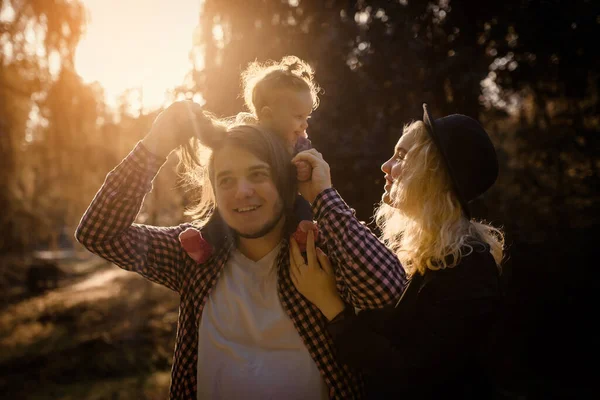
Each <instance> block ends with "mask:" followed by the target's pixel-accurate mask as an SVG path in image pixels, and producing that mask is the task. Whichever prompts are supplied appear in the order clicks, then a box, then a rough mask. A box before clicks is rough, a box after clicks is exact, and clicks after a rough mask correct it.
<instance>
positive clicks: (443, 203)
mask: <svg viewBox="0 0 600 400" xmlns="http://www.w3.org/2000/svg"><path fill="white" fill-rule="evenodd" d="M423 108H424V117H423V121H416V122H413V123H411V124H410V125H408V126H406V127H405V128H404V133H403V135H402V137H401V138H400V140H399V141H398V143H397V145H396V146H395V148H394V150H393V151H394V155H393V156H392V157H391V158H390V159H389V160H388V161H386V162H385V163H384V164H383V166H382V168H381V169H382V171H383V172H384V174H385V182H386V183H385V188H384V190H385V192H384V194H383V198H382V204H381V206H380V207H379V209H378V210H377V211H376V221H377V223H378V225H379V226H380V228H381V230H382V232H383V233H382V240H383V241H384V242H385V243H386V244H387V246H388V247H389V248H390V249H392V250H393V251H394V252H395V254H396V255H397V257H398V259H399V260H400V261H401V263H402V265H403V266H404V268H405V270H406V272H407V273H408V274H409V275H410V276H411V277H412V278H411V280H410V283H409V284H408V287H407V289H406V290H405V291H404V294H403V296H402V298H401V299H399V301H398V302H397V304H396V305H395V306H394V307H387V308H382V309H377V310H368V311H362V312H359V313H358V315H355V313H354V310H353V308H352V307H349V306H347V305H346V304H344V302H343V301H342V300H341V297H340V295H339V294H338V292H337V290H336V285H335V280H334V273H333V270H332V266H331V264H330V262H329V260H328V258H327V256H326V255H325V254H324V253H323V252H322V251H321V250H320V249H318V248H315V246H314V240H313V238H312V235H310V234H309V240H308V248H307V255H306V257H307V260H305V259H304V258H303V256H302V254H301V253H300V251H299V250H298V247H297V246H296V243H294V242H293V240H292V243H291V246H292V247H291V251H290V260H291V261H290V262H291V267H292V268H291V272H292V278H293V282H294V285H295V286H296V288H297V289H298V291H299V292H300V293H302V294H303V295H304V296H305V297H306V298H307V299H308V300H309V301H311V302H312V303H313V304H315V305H316V306H317V307H318V308H319V309H320V310H321V311H322V312H323V314H324V318H326V319H327V320H328V325H327V326H328V330H329V333H330V334H331V335H332V337H333V339H334V343H335V345H336V347H337V352H338V354H339V357H340V358H341V359H342V360H344V361H345V362H347V363H348V364H349V365H351V366H354V367H358V368H361V369H362V370H363V371H364V372H365V373H366V375H365V376H366V389H367V397H369V398H377V399H379V398H402V399H415V398H419V399H421V398H446V397H449V398H460V399H466V398H473V399H485V398H490V397H491V396H492V392H491V386H490V385H489V384H488V382H486V379H485V376H484V374H483V373H482V368H481V365H480V364H479V361H480V360H479V355H480V350H481V346H482V345H483V338H485V336H486V334H487V332H488V331H489V330H491V329H492V322H493V319H494V315H495V310H496V307H497V305H498V300H499V296H500V290H499V273H500V264H501V260H502V258H503V247H504V239H503V234H502V232H501V231H500V230H499V229H496V228H494V227H492V226H491V225H488V224H485V223H482V222H477V221H475V220H473V219H471V216H470V211H469V202H470V201H471V200H473V199H474V198H476V197H478V196H479V195H481V194H483V193H484V192H485V191H486V190H488V189H489V188H490V187H491V186H492V185H493V183H494V182H495V180H496V178H497V175H498V163H497V158H496V153H495V150H494V147H493V145H492V143H491V141H490V139H489V137H488V135H487V133H486V132H485V130H484V129H483V128H482V127H481V125H480V124H479V123H478V122H476V121H475V120H473V119H471V118H469V117H467V116H464V115H457V114H455V115H450V116H447V117H444V118H440V119H436V120H434V119H433V118H431V116H430V114H429V112H428V110H427V105H424V107H423ZM298 160H303V161H308V162H310V163H311V165H312V167H313V174H315V173H319V171H321V173H322V172H323V171H328V166H327V163H326V162H325V161H323V159H322V157H320V155H319V154H318V153H316V152H314V151H310V152H303V153H300V154H299V155H297V156H296V158H295V160H294V161H298ZM303 186H304V187H303V188H302V190H303V194H305V193H306V194H308V195H309V196H314V193H311V191H312V190H313V189H312V188H311V187H310V183H307V184H304V185H303ZM309 201H310V200H309Z"/></svg>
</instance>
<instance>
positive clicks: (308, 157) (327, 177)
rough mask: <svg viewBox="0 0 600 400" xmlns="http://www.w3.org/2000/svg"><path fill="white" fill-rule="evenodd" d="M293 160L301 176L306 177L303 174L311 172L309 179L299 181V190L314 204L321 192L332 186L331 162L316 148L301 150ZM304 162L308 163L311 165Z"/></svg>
mask: <svg viewBox="0 0 600 400" xmlns="http://www.w3.org/2000/svg"><path fill="white" fill-rule="evenodd" d="M292 162H293V163H294V164H295V165H296V168H297V169H298V177H299V178H300V177H302V178H304V177H303V176H301V175H303V174H308V173H310V174H311V175H310V179H309V180H304V181H301V182H298V190H299V191H300V194H302V197H304V198H305V199H306V201H308V202H309V203H311V204H312V203H313V202H314V201H315V198H316V197H317V195H318V194H319V193H321V192H322V191H323V190H325V189H328V188H330V187H331V173H330V170H329V164H327V162H326V161H325V160H324V159H323V155H322V154H321V153H319V152H318V151H317V150H315V149H310V150H306V151H301V152H300V153H298V154H296V156H295V157H294V158H293V159H292ZM304 163H308V164H309V165H310V167H308V166H307V165H306V164H304ZM303 164H304V165H303ZM311 169H312V171H311ZM299 180H300V179H299Z"/></svg>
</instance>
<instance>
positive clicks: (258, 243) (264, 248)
mask: <svg viewBox="0 0 600 400" xmlns="http://www.w3.org/2000/svg"><path fill="white" fill-rule="evenodd" d="M284 225H285V218H281V220H280V221H279V222H278V223H277V225H276V226H275V227H274V228H273V229H272V230H271V232H269V233H267V234H266V235H264V236H262V237H260V238H256V239H248V238H243V237H239V238H238V250H239V251H240V253H242V254H243V255H245V256H246V257H248V258H249V259H250V260H252V261H258V260H260V259H261V258H263V257H264V256H266V255H267V254H269V253H270V252H271V250H273V249H274V248H275V246H277V245H278V244H279V242H281V239H282V237H283V228H284Z"/></svg>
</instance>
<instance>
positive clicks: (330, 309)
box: [290, 230, 345, 321]
mask: <svg viewBox="0 0 600 400" xmlns="http://www.w3.org/2000/svg"><path fill="white" fill-rule="evenodd" d="M306 258H307V260H306V261H305V260H304V257H303V256H302V253H301V252H300V248H299V247H298V243H297V242H296V241H295V240H294V239H293V238H291V239H290V276H291V278H292V282H293V283H294V286H295V287H296V289H298V291H299V292H300V293H301V294H302V295H303V296H304V297H306V299H307V300H308V301H310V302H311V303H313V304H314V305H315V306H317V308H318V309H319V310H321V312H322V313H323V315H325V317H326V318H327V319H328V320H329V321H331V320H332V319H333V318H334V317H335V316H336V315H338V314H339V313H340V312H342V311H343V310H344V307H345V305H344V302H343V301H342V298H341V297H340V295H339V293H338V291H337V288H336V283H335V273H334V271H333V268H332V266H331V263H330V262H329V258H327V256H326V255H325V253H324V252H323V251H322V250H321V249H319V248H316V247H315V236H314V233H313V231H312V230H310V231H309V232H308V240H307V242H306Z"/></svg>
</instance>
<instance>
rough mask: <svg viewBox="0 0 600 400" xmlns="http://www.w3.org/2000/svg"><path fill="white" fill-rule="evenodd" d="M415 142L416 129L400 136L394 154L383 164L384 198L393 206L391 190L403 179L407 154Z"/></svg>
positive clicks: (385, 201)
mask: <svg viewBox="0 0 600 400" xmlns="http://www.w3.org/2000/svg"><path fill="white" fill-rule="evenodd" d="M414 142H415V135H414V131H409V132H406V133H404V134H403V135H402V137H400V140H398V143H397V144H396V147H395V148H394V155H393V156H392V157H391V158H390V159H389V160H387V161H386V162H385V163H383V165H382V166H381V170H382V171H383V172H384V173H385V186H384V188H383V189H384V193H383V197H382V200H383V202H384V203H386V204H389V205H391V206H393V204H392V203H393V202H392V198H391V192H392V189H393V188H394V187H396V186H397V185H399V184H400V182H401V180H402V171H403V169H404V167H405V158H406V154H407V153H408V151H409V150H410V148H411V147H412V146H413V144H414Z"/></svg>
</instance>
